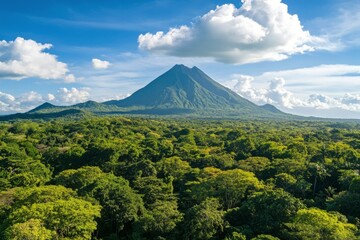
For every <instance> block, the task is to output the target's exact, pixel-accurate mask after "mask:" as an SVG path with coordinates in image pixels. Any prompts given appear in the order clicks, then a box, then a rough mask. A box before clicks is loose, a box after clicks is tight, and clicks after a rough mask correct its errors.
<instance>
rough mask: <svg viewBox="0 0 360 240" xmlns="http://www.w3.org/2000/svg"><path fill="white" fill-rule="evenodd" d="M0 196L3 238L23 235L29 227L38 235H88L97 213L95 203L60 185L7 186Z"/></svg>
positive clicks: (88, 236)
mask: <svg viewBox="0 0 360 240" xmlns="http://www.w3.org/2000/svg"><path fill="white" fill-rule="evenodd" d="M0 199H3V200H4V201H2V202H1V204H0V229H5V230H4V238H5V237H6V238H7V239H16V238H20V239H23V238H25V239H26V237H27V236H28V234H30V231H34V236H36V234H38V235H39V239H41V238H40V237H45V236H50V235H51V239H54V238H55V239H58V238H60V239H63V238H71V239H91V235H92V233H93V231H95V229H96V226H97V224H96V221H95V219H96V218H98V217H100V209H101V207H100V206H99V205H98V204H93V203H91V202H88V201H85V200H82V199H78V198H77V196H76V193H75V192H74V191H72V190H71V189H66V188H64V187H62V186H42V187H33V188H16V189H10V190H8V191H6V192H2V193H0ZM0 237H1V235H0ZM45 239H46V238H45ZM48 239H49V238H48Z"/></svg>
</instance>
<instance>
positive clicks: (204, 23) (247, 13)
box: [138, 0, 326, 64]
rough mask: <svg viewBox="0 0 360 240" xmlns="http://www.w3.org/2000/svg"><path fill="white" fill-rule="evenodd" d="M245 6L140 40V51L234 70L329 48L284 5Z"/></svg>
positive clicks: (276, 0) (256, 2)
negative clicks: (206, 61) (225, 65)
mask: <svg viewBox="0 0 360 240" xmlns="http://www.w3.org/2000/svg"><path fill="white" fill-rule="evenodd" d="M242 2H243V5H242V6H241V7H240V8H236V7H235V6H234V5H233V4H224V5H221V6H218V7H217V8H216V9H215V10H211V11H210V12H208V13H207V14H205V15H203V16H201V17H199V18H198V19H197V21H196V22H195V23H194V24H192V25H191V26H181V27H179V28H172V29H170V30H169V31H168V32H167V33H164V32H161V31H160V32H157V33H155V34H151V33H146V34H141V35H140V36H139V38H138V42H139V48H140V49H143V50H147V51H150V52H155V53H162V54H166V55H172V56H180V57H210V58H213V59H215V60H217V61H220V62H225V63H234V64H244V63H255V62H261V61H280V60H283V59H286V58H288V57H289V56H290V55H293V54H299V53H305V52H308V51H313V50H315V49H316V48H317V47H320V45H322V47H321V48H325V47H324V46H325V45H326V40H325V39H322V38H319V37H314V36H311V34H310V33H309V32H308V31H305V30H303V26H302V25H301V23H300V20H299V18H298V16H297V15H291V14H289V13H288V7H287V5H286V4H284V3H282V2H281V0H243V1H242Z"/></svg>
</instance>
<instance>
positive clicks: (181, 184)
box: [0, 102, 360, 240]
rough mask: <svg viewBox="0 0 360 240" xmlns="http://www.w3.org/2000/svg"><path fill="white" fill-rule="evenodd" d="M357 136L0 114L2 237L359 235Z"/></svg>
mask: <svg viewBox="0 0 360 240" xmlns="http://www.w3.org/2000/svg"><path fill="white" fill-rule="evenodd" d="M84 106H85V107H89V108H91V107H96V108H98V107H100V106H98V105H96V104H95V103H92V102H89V103H87V104H84ZM45 107H46V106H45ZM47 107H49V106H47ZM50 107H51V106H50ZM63 110H64V109H63ZM99 110H100V108H99ZM33 114H35V113H33ZM216 114H218V113H216ZM359 139H360V125H358V124H355V123H346V124H334V123H331V122H309V121H307V122H285V121H281V122H265V121H242V122H240V121H230V120H229V121H225V120H224V121H218V120H193V119H190V120H188V119H181V120H176V119H166V120H164V119H160V118H154V119H142V118H124V117H86V118H81V119H78V121H77V122H75V121H73V119H69V120H64V119H63V120H51V121H38V122H35V121H18V122H11V123H0V239H19V240H20V239H104V240H106V239H124V240H126V239H144V240H145V239H168V240H173V239H174V240H175V239H226V240H230V239H234V240H235V239H241V240H244V239H252V238H253V239H278V238H279V239H289V240H292V239H294V240H295V239H330V240H331V239H345V240H346V239H356V237H357V236H358V231H357V228H356V227H355V226H358V225H359V224H358V222H359V220H358V219H359V218H360V210H359V209H360V187H359V186H360V184H359V182H360V180H359V168H360V158H359V156H360V150H359V149H360V144H359V142H360V140H359ZM313 207H316V208H313ZM334 211H336V212H334ZM341 214H343V215H341ZM346 219H349V220H348V221H349V223H348V222H347V220H346Z"/></svg>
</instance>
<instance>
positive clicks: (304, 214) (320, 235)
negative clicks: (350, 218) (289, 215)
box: [287, 208, 357, 240]
mask: <svg viewBox="0 0 360 240" xmlns="http://www.w3.org/2000/svg"><path fill="white" fill-rule="evenodd" d="M287 226H288V227H289V232H288V234H289V238H290V239H309V240H310V239H313V240H325V239H326V240H351V239H356V237H355V233H356V231H357V228H356V226H355V225H353V224H350V223H347V219H346V217H344V216H342V215H340V214H336V213H328V212H326V211H324V210H320V209H316V208H311V209H301V210H299V211H298V212H297V214H296V216H295V218H294V219H293V221H292V222H291V223H289V224H287Z"/></svg>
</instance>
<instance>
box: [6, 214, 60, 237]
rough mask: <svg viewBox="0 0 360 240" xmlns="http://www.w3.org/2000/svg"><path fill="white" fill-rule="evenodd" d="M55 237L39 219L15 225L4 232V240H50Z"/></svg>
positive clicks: (54, 233)
mask: <svg viewBox="0 0 360 240" xmlns="http://www.w3.org/2000/svg"><path fill="white" fill-rule="evenodd" d="M55 236H56V232H53V231H51V230H49V229H46V228H45V227H44V224H43V223H42V222H41V221H40V220H39V219H29V220H28V221H26V222H23V223H15V224H14V225H12V226H11V227H9V228H8V229H7V230H6V232H5V239H6V240H51V239H53V237H55Z"/></svg>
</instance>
